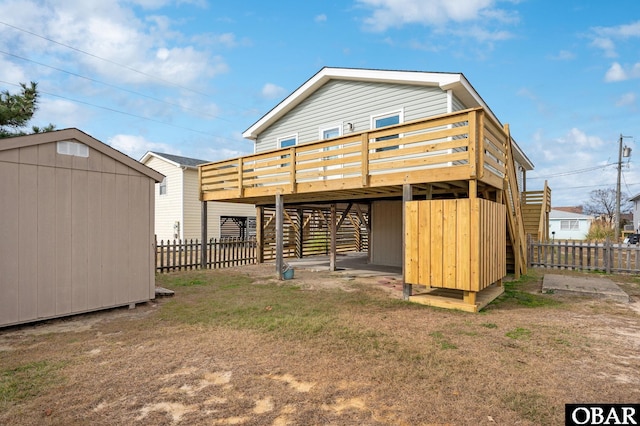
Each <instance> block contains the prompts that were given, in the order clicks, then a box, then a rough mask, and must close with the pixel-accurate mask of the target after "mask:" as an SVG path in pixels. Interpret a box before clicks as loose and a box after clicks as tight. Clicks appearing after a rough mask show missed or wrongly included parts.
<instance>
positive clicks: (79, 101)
mask: <svg viewBox="0 0 640 426" xmlns="http://www.w3.org/2000/svg"><path fill="white" fill-rule="evenodd" d="M0 83H4V84H10V85H12V86H16V87H20V86H19V85H17V84H15V83H9V82H8V81H3V80H0ZM38 93H44V94H47V95H49V96H53V97H56V98H60V99H65V100H68V101H71V102H76V103H79V104H83V105H88V106H92V107H94V108H100V109H103V110H105V111H110V112H115V113H117V114H122V115H127V116H129V117H134V118H139V119H142V120H147V121H152V122H154V123H159V124H165V125H167V126H171V127H175V128H178V129H182V130H188V131H190V132H194V133H200V134H202V135H207V136H213V137H216V138H220V139H224V140H228V141H231V142H234V143H236V142H238V141H236V140H234V139H230V138H225V137H224V136H220V135H214V134H213V133H208V132H204V131H202V130H196V129H192V128H189V127H184V126H179V125H177V124H172V123H168V122H166V121H161V120H156V119H154V118H150V117H145V116H142V115H137V114H133V113H130V112H126V111H121V110H118V109H115V108H111V107H107V106H103V105H96V104H92V103H91V102H86V101H81V100H78V99H72V98H69V97H67V96H62V95H57V94H55V93H49V92H43V91H41V90H40V89H38Z"/></svg>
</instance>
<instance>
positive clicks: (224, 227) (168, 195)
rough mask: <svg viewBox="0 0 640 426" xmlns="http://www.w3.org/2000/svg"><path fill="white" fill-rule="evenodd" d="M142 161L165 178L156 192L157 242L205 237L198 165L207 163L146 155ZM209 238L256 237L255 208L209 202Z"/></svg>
mask: <svg viewBox="0 0 640 426" xmlns="http://www.w3.org/2000/svg"><path fill="white" fill-rule="evenodd" d="M140 162H141V163H142V164H144V165H146V166H148V167H150V168H152V169H154V170H156V171H158V172H160V173H162V174H163V175H164V176H165V177H164V179H163V180H162V182H160V183H158V184H156V189H155V200H156V201H155V233H156V238H157V240H158V241H170V240H183V241H184V240H192V239H193V240H195V239H200V238H201V237H202V234H201V229H202V223H201V220H202V219H201V212H200V199H199V192H200V191H199V186H198V165H199V164H204V163H207V161H205V160H198V159H196V158H188V157H182V156H179V155H173V154H165V153H160V152H151V151H149V152H147V153H146V154H145V155H144V156H143V157H142V159H141V160H140ZM208 213H209V214H208V218H207V239H211V238H216V239H219V238H220V237H236V238H246V237H249V236H253V235H255V217H256V209H255V207H254V206H253V205H249V204H238V203H219V202H212V203H209V212H208Z"/></svg>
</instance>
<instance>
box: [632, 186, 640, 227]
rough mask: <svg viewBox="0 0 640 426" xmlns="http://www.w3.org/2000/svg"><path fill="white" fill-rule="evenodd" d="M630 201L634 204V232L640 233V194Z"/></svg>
mask: <svg viewBox="0 0 640 426" xmlns="http://www.w3.org/2000/svg"><path fill="white" fill-rule="evenodd" d="M629 201H631V202H632V203H633V208H632V210H631V211H632V212H633V230H635V231H638V232H639V233H640V194H637V195H634V196H633V197H631V198H629ZM635 231H634V232H635Z"/></svg>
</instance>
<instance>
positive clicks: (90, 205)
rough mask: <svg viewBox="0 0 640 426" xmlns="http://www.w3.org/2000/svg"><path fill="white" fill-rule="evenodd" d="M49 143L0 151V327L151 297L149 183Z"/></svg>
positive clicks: (108, 162)
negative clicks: (67, 152) (58, 152)
mask: <svg viewBox="0 0 640 426" xmlns="http://www.w3.org/2000/svg"><path fill="white" fill-rule="evenodd" d="M55 145H56V144H55V142H54V143H48V144H42V145H37V146H31V147H25V148H16V149H11V150H6V151H3V152H1V153H0V217H2V219H3V220H2V221H0V233H2V235H3V238H2V239H0V271H2V273H0V293H1V294H2V297H0V326H4V325H10V324H18V323H23V322H29V321H34V320H38V319H45V318H53V317H57V316H63V315H69V314H74V313H80V312H87V311H90V310H95V309H101V308H109V307H114V306H120V305H126V304H131V303H136V302H142V301H146V300H149V299H152V298H154V297H155V280H154V270H153V267H152V265H151V264H150V262H149V259H150V258H151V256H152V255H151V253H152V238H153V235H152V233H151V232H150V230H151V229H152V226H151V225H150V224H151V223H152V221H153V210H150V209H149V207H150V199H151V200H152V198H153V195H152V193H150V189H151V185H152V184H153V180H152V179H151V178H149V177H148V176H144V175H142V174H140V173H139V172H138V171H136V170H133V172H131V171H130V168H129V167H128V166H126V165H124V164H122V163H120V162H118V161H115V160H114V159H113V158H111V157H109V156H107V155H104V154H102V153H100V152H98V151H96V150H94V149H90V152H89V158H88V159H87V158H85V159H84V160H85V161H83V160H81V159H78V158H74V157H72V156H65V155H59V154H57V153H55V149H56V148H55ZM60 157H69V158H60ZM39 162H42V164H39ZM131 170H132V169H131Z"/></svg>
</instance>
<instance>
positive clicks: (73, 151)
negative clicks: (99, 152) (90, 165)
mask: <svg viewBox="0 0 640 426" xmlns="http://www.w3.org/2000/svg"><path fill="white" fill-rule="evenodd" d="M56 152H57V153H58V154H62V155H72V156H74V157H83V158H87V157H89V147H88V146H87V145H85V144H83V143H80V142H74V141H59V142H58V143H57V144H56Z"/></svg>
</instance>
